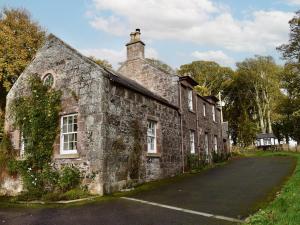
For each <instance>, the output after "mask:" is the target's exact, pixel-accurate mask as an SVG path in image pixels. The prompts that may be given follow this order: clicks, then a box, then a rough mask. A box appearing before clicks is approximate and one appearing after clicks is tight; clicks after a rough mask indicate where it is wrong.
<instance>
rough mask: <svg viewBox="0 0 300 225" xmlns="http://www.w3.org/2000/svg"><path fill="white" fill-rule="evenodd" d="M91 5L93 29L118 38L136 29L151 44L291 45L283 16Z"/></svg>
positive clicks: (204, 3) (186, 4)
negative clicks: (151, 40) (92, 9)
mask: <svg viewBox="0 0 300 225" xmlns="http://www.w3.org/2000/svg"><path fill="white" fill-rule="evenodd" d="M291 1H295V2H296V1H297V2H299V0H291ZM93 4H94V13H93V14H92V13H90V12H89V14H88V15H89V17H90V24H91V25H92V26H93V27H94V28H96V29H99V30H102V31H105V32H108V33H111V34H114V35H118V36H125V35H126V36H127V35H128V34H129V33H130V31H133V30H134V29H135V28H137V27H138V28H141V30H142V34H143V38H147V39H154V40H156V39H165V40H180V41H185V42H194V43H197V44H200V45H203V46H209V47H221V48H223V49H227V50H231V51H244V52H245V51H247V52H255V53H264V52H266V51H267V50H268V49H274V47H276V46H278V45H280V44H282V43H284V42H287V40H288V33H289V26H288V21H289V20H290V19H291V18H292V16H293V13H288V12H282V11H254V12H252V14H251V15H250V17H249V18H244V19H236V18H234V17H233V15H232V14H231V13H230V9H229V7H227V6H223V5H219V4H216V3H215V2H213V1H212V0H185V1H182V0H172V1H170V0H145V1H139V0H127V1H124V0H93ZM104 15H107V16H104Z"/></svg>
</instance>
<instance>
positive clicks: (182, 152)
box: [178, 80, 185, 173]
mask: <svg viewBox="0 0 300 225" xmlns="http://www.w3.org/2000/svg"><path fill="white" fill-rule="evenodd" d="M178 93H179V117H180V136H181V158H182V159H181V160H182V173H184V172H185V171H184V151H183V125H182V104H181V83H180V80H179V81H178Z"/></svg>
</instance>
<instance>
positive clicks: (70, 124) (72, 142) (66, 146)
mask: <svg viewBox="0 0 300 225" xmlns="http://www.w3.org/2000/svg"><path fill="white" fill-rule="evenodd" d="M76 153H77V114H71V115H66V116H62V117H61V139H60V154H76Z"/></svg>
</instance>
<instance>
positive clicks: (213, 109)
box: [212, 105, 216, 122]
mask: <svg viewBox="0 0 300 225" xmlns="http://www.w3.org/2000/svg"><path fill="white" fill-rule="evenodd" d="M212 116H213V121H214V122H216V107H215V106H214V105H213V106H212Z"/></svg>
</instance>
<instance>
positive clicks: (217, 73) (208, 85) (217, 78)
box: [178, 61, 233, 95]
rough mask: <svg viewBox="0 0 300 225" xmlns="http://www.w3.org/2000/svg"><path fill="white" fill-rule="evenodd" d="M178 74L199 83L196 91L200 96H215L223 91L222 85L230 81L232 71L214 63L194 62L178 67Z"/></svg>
mask: <svg viewBox="0 0 300 225" xmlns="http://www.w3.org/2000/svg"><path fill="white" fill-rule="evenodd" d="M178 73H179V74H180V75H182V76H186V75H189V76H191V77H192V78H194V79H195V80H196V81H197V82H198V83H199V85H198V86H197V87H196V90H197V91H198V92H199V93H200V94H201V95H217V94H218V93H219V92H220V91H222V90H223V87H224V83H225V82H227V81H228V80H230V77H231V76H232V74H233V71H232V69H230V68H229V67H221V66H220V65H219V64H217V63H216V62H211V61H194V62H192V63H190V64H185V65H182V66H180V69H179V70H178Z"/></svg>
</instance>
